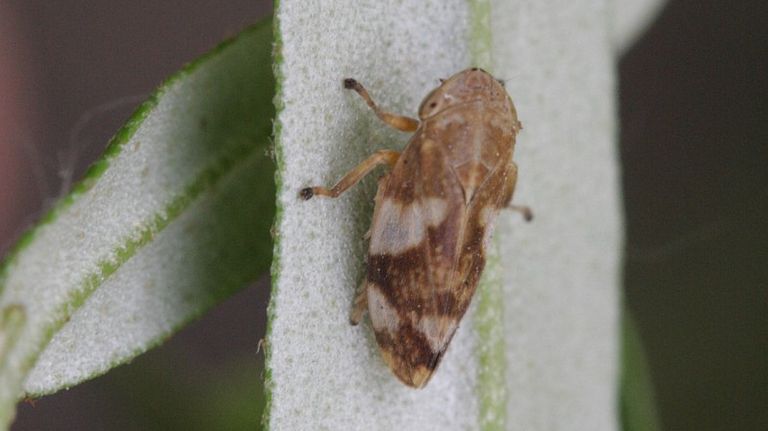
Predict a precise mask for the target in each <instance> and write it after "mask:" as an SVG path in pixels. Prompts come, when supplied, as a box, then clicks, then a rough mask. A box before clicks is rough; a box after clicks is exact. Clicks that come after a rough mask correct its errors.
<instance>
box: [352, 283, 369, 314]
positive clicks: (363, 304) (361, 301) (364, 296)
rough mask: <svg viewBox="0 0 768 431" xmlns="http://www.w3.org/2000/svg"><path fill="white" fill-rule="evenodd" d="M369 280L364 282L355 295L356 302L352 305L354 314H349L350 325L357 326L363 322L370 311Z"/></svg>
mask: <svg viewBox="0 0 768 431" xmlns="http://www.w3.org/2000/svg"><path fill="white" fill-rule="evenodd" d="M366 281H367V280H363V283H362V284H361V285H360V287H359V288H358V289H357V293H356V294H355V301H354V302H353V303H352V312H351V313H350V314H349V324H350V325H357V324H358V323H360V321H361V320H363V315H364V314H365V312H366V311H368V289H367V286H368V284H367V282H366Z"/></svg>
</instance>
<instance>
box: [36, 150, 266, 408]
mask: <svg viewBox="0 0 768 431" xmlns="http://www.w3.org/2000/svg"><path fill="white" fill-rule="evenodd" d="M259 159H263V155H261V154H256V155H254V156H251V157H250V159H249V160H247V161H246V162H245V163H242V165H241V166H238V168H237V169H236V170H235V171H234V172H232V173H231V174H230V175H228V176H227V177H226V178H224V179H223V180H222V182H221V183H220V184H219V187H217V188H216V189H214V192H212V193H206V194H204V195H203V196H201V199H199V200H198V201H196V202H195V203H194V204H193V205H192V207H190V208H189V210H188V211H185V212H184V213H183V214H182V215H181V216H180V217H179V218H178V219H176V220H174V222H173V223H171V224H170V225H169V226H168V227H167V228H165V229H164V230H163V231H162V232H160V233H159V234H158V235H157V236H156V237H155V239H154V240H153V241H152V242H151V243H150V244H148V245H147V246H146V247H143V248H142V249H140V250H139V251H138V252H137V253H136V255H135V256H134V257H133V258H131V259H130V260H128V261H127V262H126V263H125V264H123V265H122V266H121V267H120V269H118V270H117V272H115V273H114V274H113V275H112V276H111V277H110V278H109V279H107V280H106V281H105V282H104V284H103V285H102V286H100V287H99V289H98V290H96V291H95V292H94V293H93V294H92V295H91V296H90V297H89V298H88V300H87V301H86V302H85V304H83V306H82V307H80V308H79V309H78V310H77V311H76V312H75V313H74V314H73V315H72V317H71V318H70V320H69V322H68V323H67V325H66V326H64V327H63V328H62V329H61V330H60V331H59V332H58V333H56V335H55V336H54V337H53V339H52V340H51V342H50V344H49V345H48V346H47V348H46V349H45V350H44V351H43V353H42V354H41V355H40V357H39V358H38V361H37V363H36V365H35V368H33V369H32V371H31V372H30V374H29V377H28V378H27V381H26V384H25V392H26V393H28V394H46V393H50V392H53V391H55V390H57V389H60V388H62V387H69V386H72V385H74V384H77V383H79V382H81V381H82V380H85V379H88V378H91V377H93V376H94V375H98V374H101V373H104V372H106V371H108V370H109V369H111V368H112V367H114V366H115V365H117V364H120V363H123V362H125V361H126V360H128V359H130V358H133V357H134V356H136V355H138V354H139V353H142V352H144V351H146V350H147V349H148V348H150V347H152V346H153V345H154V344H157V343H158V342H160V341H161V340H162V339H163V338H165V337H167V336H169V334H171V333H173V332H174V331H175V330H176V329H178V327H179V326H180V325H181V324H183V323H185V322H186V321H187V320H189V319H190V318H191V317H194V316H197V315H199V314H200V313H201V311H202V310H204V309H205V308H207V307H209V306H211V305H213V303H215V302H216V301H217V300H219V299H221V297H222V295H223V294H226V293H227V290H228V289H227V288H226V286H227V285H228V283H226V282H224V281H223V280H226V279H227V277H233V276H234V274H235V273H236V271H237V269H236V268H232V266H231V265H229V264H228V261H227V260H226V259H222V257H221V253H222V249H223V248H225V247H226V250H227V253H232V254H234V255H243V256H246V255H248V253H249V250H248V248H249V247H251V246H252V245H253V243H254V240H253V238H252V235H251V234H250V233H249V232H247V231H242V230H239V229H235V230H233V229H231V225H225V224H222V223H218V221H220V220H221V215H220V214H217V211H218V210H219V209H220V208H221V207H225V208H227V211H229V212H230V213H231V214H234V215H236V216H237V217H238V219H240V220H242V223H236V224H237V225H239V226H243V225H246V224H247V223H250V222H252V221H253V220H254V219H255V218H257V217H260V216H261V215H262V214H261V212H262V211H263V208H260V207H259V205H258V204H257V203H258V201H254V200H253V199H243V196H246V195H247V194H248V193H251V192H252V184H254V183H255V182H257V181H263V180H264V178H263V175H261V177H262V178H259V177H260V175H258V169H264V166H263V165H264V163H261V164H260V163H258V162H259ZM223 244H225V245H223ZM222 288H224V289H222ZM106 322H108V324H105V323H106ZM254 343H255V342H254Z"/></svg>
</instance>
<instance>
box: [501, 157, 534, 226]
mask: <svg viewBox="0 0 768 431" xmlns="http://www.w3.org/2000/svg"><path fill="white" fill-rule="evenodd" d="M516 184H517V164H515V162H512V163H510V166H509V170H508V172H507V185H506V187H505V190H504V201H503V202H504V208H509V209H511V210H512V211H517V212H519V213H521V214H522V215H523V218H524V219H525V221H531V220H533V211H531V208H529V207H527V206H523V205H514V204H513V203H512V195H513V194H514V192H515V185H516Z"/></svg>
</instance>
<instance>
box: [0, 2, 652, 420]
mask: <svg viewBox="0 0 768 431" xmlns="http://www.w3.org/2000/svg"><path fill="white" fill-rule="evenodd" d="M627 1H628V0H624V1H618V0H617V1H616V2H612V1H608V0H603V1H590V0H578V1H573V2H565V1H545V2H519V1H511V2H503V1H488V0H475V1H463V0H447V1H446V0H427V1H416V0H400V1H371V0H364V1H352V0H343V1H334V2H321V1H300V2H299V1H288V0H284V1H282V2H280V3H279V4H278V5H277V6H276V8H277V9H276V10H277V11H276V20H275V28H274V37H275V40H274V48H275V51H274V62H275V64H274V70H275V73H276V78H277V96H276V97H275V104H276V108H277V117H276V119H275V123H274V135H275V141H276V148H275V151H276V157H277V162H278V163H277V165H278V166H277V167H278V170H277V186H278V189H277V205H276V209H277V218H276V221H275V226H274V230H273V234H274V261H273V262H272V275H273V284H274V286H273V295H272V302H271V305H270V309H269V319H270V321H269V333H268V339H267V343H266V345H267V346H268V358H267V359H268V362H267V370H266V371H267V373H266V377H267V382H266V390H267V395H268V398H269V405H268V406H267V413H268V414H267V416H266V418H265V425H267V426H268V427H269V428H271V429H274V430H295V429H313V430H314V429H339V430H342V429H389V430H391V429H398V430H409V429H418V430H424V429H514V430H516V429H521V430H523V429H525V430H537V429H542V430H543V429H546V430H557V429H567V430H570V429H590V430H613V429H617V428H619V422H620V420H619V406H620V405H621V407H622V412H623V413H625V414H624V415H623V419H624V421H625V422H624V426H625V429H633V430H641V429H648V430H654V429H656V425H655V422H654V418H653V406H652V404H650V403H649V399H650V398H649V394H650V389H649V387H648V386H647V376H646V370H645V368H644V366H643V363H642V351H641V349H640V348H639V345H638V343H637V340H636V338H634V337H631V338H625V341H626V348H625V350H624V354H625V356H624V367H625V372H624V374H623V380H622V381H621V382H620V379H619V374H620V359H619V358H620V350H621V344H622V343H621V340H620V338H621V336H620V332H621V325H620V321H621V319H620V309H621V306H620V303H621V298H620V289H619V288H620V277H619V269H620V268H619V260H620V256H621V252H620V251H621V240H622V233H621V232H622V225H621V214H620V205H619V195H618V193H619V192H618V172H617V159H618V158H617V154H616V148H617V146H616V143H615V136H616V106H615V100H616V95H615V64H616V61H617V55H618V52H620V47H621V46H624V45H626V43H627V41H629V40H631V37H630V36H629V35H630V34H633V33H636V32H637V29H638V28H640V23H641V22H642V21H643V20H642V19H634V18H630V17H629V16H628V14H624V13H622V10H624V9H627V10H633V12H640V14H639V15H638V14H634V15H632V16H643V15H644V16H646V17H648V16H650V13H649V12H648V11H650V10H651V9H653V6H654V5H655V4H656V3H658V2H656V1H653V0H646V1H643V2H640V3H643V4H644V5H645V6H643V7H640V8H638V7H637V5H633V6H632V8H627V7H625V6H624V5H623V3H627ZM270 26H271V23H270V22H265V23H262V24H261V25H258V26H256V27H254V28H252V29H249V30H247V31H245V32H244V33H242V34H241V35H240V36H238V38H236V39H235V40H234V41H231V42H229V43H226V44H224V45H222V46H221V47H219V48H217V49H216V50H214V51H213V52H211V53H210V54H208V55H206V56H205V57H204V58H202V59H200V60H198V61H196V62H194V63H192V64H191V65H190V66H187V67H186V68H184V69H183V70H182V71H181V72H179V73H178V74H177V75H176V76H174V77H173V78H171V79H170V80H168V82H166V83H165V84H164V85H163V86H162V87H161V88H160V90H158V92H157V94H156V95H154V96H153V97H152V98H151V99H150V100H149V101H148V102H146V103H145V104H144V105H142V106H141V107H140V108H139V110H138V111H137V113H136V114H135V115H134V116H133V117H132V119H131V120H130V121H129V122H128V124H127V125H126V126H125V127H124V128H123V129H121V130H120V131H119V132H118V134H117V135H116V137H115V138H114V139H113V142H112V143H111V145H110V146H109V149H108V150H107V153H106V154H105V156H104V157H103V158H102V160H101V161H99V162H97V163H96V164H95V165H94V166H93V167H92V169H91V170H90V171H89V173H88V174H87V176H86V179H85V180H84V181H83V182H82V183H81V184H79V185H78V186H77V187H76V189H75V191H74V192H73V193H72V194H71V195H70V196H68V197H67V198H66V199H65V200H64V201H63V202H61V203H60V204H59V205H57V206H56V208H54V210H53V211H52V212H51V213H50V214H49V215H48V216H47V217H46V218H45V220H43V221H42V222H41V224H40V225H38V226H36V227H35V228H34V229H33V230H32V231H31V232H30V233H29V234H27V235H26V236H25V237H24V238H23V239H22V241H21V242H20V244H19V245H18V246H17V247H16V248H15V249H14V252H13V253H12V254H11V256H10V257H9V258H8V259H7V260H6V262H5V263H4V265H3V267H2V273H0V428H4V427H7V426H8V424H9V423H10V422H11V420H12V418H13V412H14V405H15V403H16V402H17V401H18V400H19V399H20V398H21V397H23V396H32V397H35V396H40V395H44V394H49V393H52V392H55V391H56V390H59V389H62V388H66V387H69V386H71V385H74V384H77V383H78V382H80V381H82V380H84V379H88V378H91V377H94V376H96V375H99V374H101V373H104V372H106V371H107V370H109V369H110V368H112V367H114V366H116V365H118V364H120V363H123V362H125V361H126V360H128V359H130V358H132V357H134V356H135V355H137V354H139V353H141V352H143V351H146V350H147V349H148V348H150V347H152V346H154V345H156V344H157V343H159V342H160V341H162V340H163V339H165V338H166V337H168V336H169V334H170V333H172V332H173V331H174V330H176V329H177V328H179V327H180V326H181V325H182V324H184V323H185V322H187V321H188V320H189V319H191V318H192V317H194V316H197V315H199V314H200V313H202V312H203V311H204V310H205V309H206V308H208V307H210V306H211V305H212V304H214V303H215V302H216V301H218V300H220V299H222V298H224V297H226V296H228V295H230V294H231V293H232V292H234V291H235V290H236V289H238V288H239V287H242V286H243V285H245V284H246V283H247V282H248V281H249V280H252V279H254V278H255V277H256V276H257V275H258V274H259V273H262V272H263V271H265V270H266V269H267V268H268V267H269V263H270V259H271V255H272V254H271V250H270V248H271V246H272V237H271V236H270V229H269V226H270V224H271V223H272V219H273V215H274V211H275V195H274V189H273V184H272V179H273V175H274V174H275V171H274V167H273V166H272V164H271V162H270V160H269V157H268V155H267V151H266V149H267V146H268V139H269V134H270V133H271V128H272V123H271V122H272V119H273V115H274V110H273V108H272V103H271V100H272V97H273V95H274V94H275V81H274V80H273V79H272V71H271V67H272V59H270V57H269V53H270V51H271V50H272V48H273V39H272V31H273V30H272V29H271V27H270ZM471 65H478V66H482V67H484V68H486V69H488V70H489V71H491V72H492V73H494V74H495V75H496V76H497V77H499V78H502V79H504V80H505V81H506V83H507V89H508V91H509V93H510V94H511V95H512V98H513V100H514V101H515V104H516V105H517V110H518V113H519V117H520V119H521V120H522V122H523V124H524V130H523V132H522V133H521V134H520V135H519V137H518V149H517V154H516V159H517V161H518V164H519V166H520V178H519V182H518V193H517V195H516V198H515V200H516V201H517V202H519V203H523V204H527V205H530V206H532V207H533V209H534V211H535V214H536V219H535V220H534V222H533V223H530V224H525V223H523V222H522V220H521V219H520V217H519V215H516V214H511V213H503V214H502V215H501V217H500V219H499V222H498V228H497V231H496V244H495V245H494V247H493V248H494V250H493V253H492V256H491V258H490V259H489V265H488V268H487V271H486V274H485V276H484V280H483V283H482V285H481V287H480V290H479V292H478V296H477V298H476V300H475V301H474V304H473V306H472V308H471V309H470V312H469V313H468V315H467V316H466V317H465V319H464V321H463V323H462V326H461V327H460V329H459V331H458V333H457V335H456V337H455V339H454V340H453V342H452V345H451V347H450V349H449V350H448V353H447V355H446V356H445V358H444V359H443V364H442V366H441V368H440V369H439V370H438V372H437V374H436V376H435V377H434V378H433V380H432V381H431V382H430V384H429V386H428V387H427V388H426V389H424V390H413V389H410V388H406V387H404V386H403V385H402V384H401V383H400V382H398V381H397V380H396V379H395V378H394V377H393V376H392V375H391V373H390V372H389V370H388V369H387V368H386V366H385V365H384V364H383V362H382V361H381V359H380V358H379V354H378V351H377V346H376V343H375V341H374V339H373V337H372V332H371V330H370V327H369V325H368V324H367V323H364V324H363V325H360V326H357V327H352V326H350V325H349V323H348V315H349V308H350V305H351V301H352V296H353V293H354V290H355V288H356V286H357V285H358V283H359V281H360V278H361V276H362V274H363V261H364V255H365V241H364V240H363V235H364V233H365V231H366V230H367V228H368V224H369V222H370V215H371V211H372V208H371V205H372V202H371V200H372V197H373V193H374V187H375V175H374V176H372V177H371V178H368V179H366V180H365V181H364V182H363V183H362V184H361V185H360V186H358V187H356V188H354V189H353V190H351V191H350V192H348V193H347V194H345V195H344V196H343V197H342V198H340V199H336V200H330V199H314V200H312V201H308V202H303V201H300V200H299V199H298V191H299V190H300V189H301V188H303V187H305V186H308V185H315V184H326V185H328V184H331V183H333V182H334V181H336V180H337V179H338V178H339V177H340V176H341V175H342V174H343V173H345V172H346V171H347V170H349V169H350V168H351V167H353V166H355V165H356V164H357V163H358V162H359V161H361V160H362V159H363V158H365V157H366V156H367V155H368V154H370V153H371V152H372V151H373V150H375V149H379V148H391V149H400V148H402V147H403V146H404V144H405V143H406V141H407V139H408V137H409V136H408V135H407V134H403V133H399V132H395V131H392V130H390V129H388V128H387V127H386V126H384V125H382V124H381V123H380V122H379V121H378V120H377V119H376V118H375V116H374V115H373V114H372V113H371V112H370V110H369V109H368V108H367V107H366V106H365V104H364V103H362V101H361V100H360V99H359V98H358V97H357V96H356V95H355V94H352V93H350V92H348V91H344V90H343V89H342V87H341V80H342V78H345V77H354V78H357V79H358V80H360V81H361V82H362V83H364V84H365V86H366V87H367V88H368V89H369V90H370V92H371V94H372V95H373V97H374V98H375V99H376V100H377V101H378V102H379V104H380V105H382V106H383V107H385V108H387V109H390V110H392V111H395V112H400V113H403V114H406V115H414V114H415V110H416V107H417V105H418V103H419V101H420V100H421V98H422V97H423V96H424V95H425V94H426V93H427V92H428V91H429V90H430V89H431V88H433V87H434V86H436V85H437V83H438V79H439V78H444V77H447V76H450V75H452V74H453V73H455V72H457V71H459V70H462V69H464V68H466V67H469V66H471ZM257 341H258V340H253V342H254V344H256V343H257ZM627 364H629V366H630V367H631V368H630V369H627V368H626V367H627ZM620 383H621V384H622V385H623V392H622V394H623V396H622V397H621V398H620V397H619V394H618V387H619V384H620ZM158 390H162V389H161V388H160V389H158ZM620 401H621V403H620ZM254 408H256V407H255V406H254ZM83 414H87V412H84V413H83Z"/></svg>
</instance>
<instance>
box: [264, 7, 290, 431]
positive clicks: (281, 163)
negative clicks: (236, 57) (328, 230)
mask: <svg viewBox="0 0 768 431" xmlns="http://www.w3.org/2000/svg"><path fill="white" fill-rule="evenodd" d="M280 2H281V0H274V2H273V3H272V10H273V17H272V41H273V42H272V73H273V76H274V78H275V97H274V99H273V103H274V105H275V117H274V120H273V122H272V126H273V129H272V140H273V143H272V148H273V151H274V157H275V193H276V194H275V221H274V223H273V225H272V231H273V232H276V234H275V235H274V236H273V241H274V244H273V249H272V266H271V267H270V271H269V274H270V278H271V288H270V301H269V305H268V306H267V327H266V332H265V334H264V339H265V340H266V343H264V413H263V415H262V420H261V426H262V429H263V430H269V423H270V421H269V419H270V414H271V413H272V392H273V388H274V381H273V380H272V349H271V348H270V346H269V343H270V342H271V340H272V326H273V322H274V321H275V317H276V312H275V306H274V302H273V301H272V299H271V298H274V297H275V296H276V295H277V290H278V289H277V280H278V276H279V274H280V267H281V266H280V265H281V263H282V262H281V260H280V256H281V243H280V238H281V237H280V231H279V226H280V225H281V223H282V221H283V206H282V204H281V202H280V199H279V197H278V193H280V190H282V189H283V177H282V175H281V173H282V172H283V170H284V169H285V154H284V153H283V145H282V136H283V135H282V131H283V124H282V123H281V122H280V114H281V113H282V112H283V109H284V108H285V104H284V103H283V98H282V94H283V82H284V81H285V76H283V74H282V71H281V69H280V66H281V65H282V64H283V39H282V37H281V36H280V35H281V33H280V19H279V18H278V14H277V11H278V10H279V9H280Z"/></svg>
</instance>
